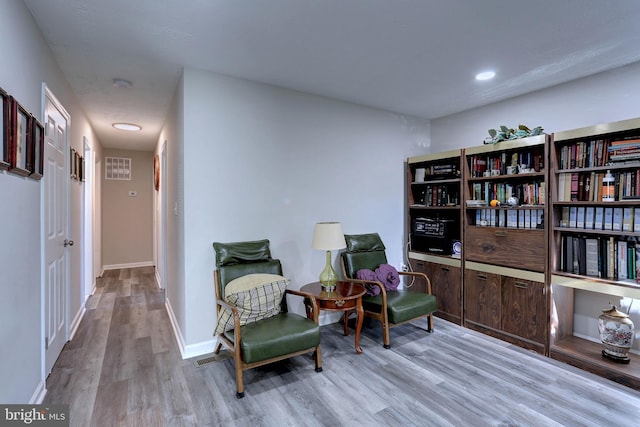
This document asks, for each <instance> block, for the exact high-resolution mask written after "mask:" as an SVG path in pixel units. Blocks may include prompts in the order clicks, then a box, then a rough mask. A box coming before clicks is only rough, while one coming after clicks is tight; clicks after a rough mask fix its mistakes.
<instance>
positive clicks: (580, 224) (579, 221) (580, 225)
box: [576, 206, 585, 228]
mask: <svg viewBox="0 0 640 427" xmlns="http://www.w3.org/2000/svg"><path fill="white" fill-rule="evenodd" d="M577 210H578V214H577V216H576V227H577V228H584V216H585V213H584V206H578V208H577Z"/></svg>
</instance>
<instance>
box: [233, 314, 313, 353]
mask: <svg viewBox="0 0 640 427" xmlns="http://www.w3.org/2000/svg"><path fill="white" fill-rule="evenodd" d="M240 331H241V336H242V338H241V342H240V351H241V353H242V360H244V362H245V363H254V362H260V361H262V360H267V359H271V358H274V357H278V356H283V355H285V354H289V353H293V352H296V351H301V350H305V349H310V348H313V347H316V346H318V345H320V326H318V324H317V323H315V322H314V321H312V320H310V319H307V318H306V317H303V316H300V315H298V314H295V313H280V314H278V315H276V316H273V317H270V318H268V319H263V320H260V321H257V322H254V323H250V324H248V325H245V326H242V327H241V328H240ZM224 335H225V336H226V337H227V338H228V339H229V340H231V341H233V340H234V336H233V330H229V331H226V332H224Z"/></svg>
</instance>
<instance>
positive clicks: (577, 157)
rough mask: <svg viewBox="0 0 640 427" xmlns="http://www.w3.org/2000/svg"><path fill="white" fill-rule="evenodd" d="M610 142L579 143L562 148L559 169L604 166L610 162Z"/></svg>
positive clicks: (600, 140) (599, 140)
mask: <svg viewBox="0 0 640 427" xmlns="http://www.w3.org/2000/svg"><path fill="white" fill-rule="evenodd" d="M609 145H610V142H609V141H608V140H604V139H597V140H591V141H579V142H574V143H571V144H567V145H563V146H562V147H561V148H560V159H558V163H559V164H558V169H575V168H591V167H598V166H604V165H606V164H607V162H608V161H609V152H608V147H609Z"/></svg>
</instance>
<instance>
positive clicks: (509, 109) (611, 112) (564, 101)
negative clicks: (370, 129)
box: [431, 63, 640, 351]
mask: <svg viewBox="0 0 640 427" xmlns="http://www.w3.org/2000/svg"><path fill="white" fill-rule="evenodd" d="M639 89H640V63H636V64H632V65H629V66H626V67H622V68H618V69H616V70H612V71H608V72H605V73H601V74H598V75H595V76H591V77H585V78H583V79H579V80H575V81H573V82H570V83H567V84H563V85H560V86H556V87H553V88H550V89H546V90H543V91H539V92H536V93H533V94H530V95H524V96H520V97H517V98H513V99H510V100H507V101H503V102H499V103H496V104H492V105H489V106H486V107H482V108H477V109H474V110H470V111H466V112H463V113H459V114H455V115H452V116H448V117H443V118H440V119H436V120H433V121H432V122H431V138H432V139H431V141H432V142H431V143H432V149H433V152H438V151H445V150H450V149H453V148H461V147H470V146H476V145H481V144H482V140H483V139H484V138H485V136H488V135H489V134H488V133H487V130H488V129H491V128H496V127H498V126H500V125H502V124H504V125H506V126H509V127H515V126H517V125H518V124H520V123H522V124H525V125H527V126H529V127H533V126H542V127H543V128H544V130H545V132H546V133H553V132H557V131H563V130H569V129H575V128H580V127H585V126H593V125H597V124H600V123H609V122H615V121H620V120H626V119H631V118H636V117H640V102H638V96H637V94H638V90H639ZM630 301H631V300H630V299H621V298H614V297H611V296H608V295H602V294H599V293H593V292H585V291H576V297H575V315H574V334H576V335H578V336H581V337H584V338H588V339H591V340H594V341H597V342H599V341H600V340H599V337H598V324H597V318H598V316H599V315H600V313H601V311H602V309H604V308H607V307H608V304H609V302H611V303H613V304H616V305H618V307H620V306H621V305H622V307H623V309H624V311H627V309H628V307H629V303H630ZM631 318H632V320H633V321H634V323H635V324H636V325H640V300H636V301H635V302H634V303H633V305H632V308H631ZM633 348H634V349H635V350H636V351H640V339H637V340H636V341H635V343H634V345H633Z"/></svg>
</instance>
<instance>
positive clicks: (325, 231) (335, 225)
mask: <svg viewBox="0 0 640 427" xmlns="http://www.w3.org/2000/svg"><path fill="white" fill-rule="evenodd" d="M311 247H312V248H313V249H319V250H325V251H327V265H326V266H325V267H324V270H322V273H320V284H321V285H322V288H323V290H325V291H333V290H334V289H335V288H336V283H337V282H338V274H337V273H336V271H335V270H334V269H333V267H332V266H331V251H332V250H338V249H344V248H346V247H347V243H346V242H345V240H344V232H343V231H342V224H341V223H339V222H319V223H317V224H316V226H315V228H314V230H313V243H312V244H311Z"/></svg>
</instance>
